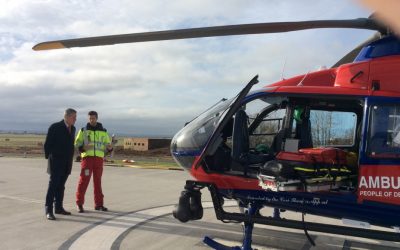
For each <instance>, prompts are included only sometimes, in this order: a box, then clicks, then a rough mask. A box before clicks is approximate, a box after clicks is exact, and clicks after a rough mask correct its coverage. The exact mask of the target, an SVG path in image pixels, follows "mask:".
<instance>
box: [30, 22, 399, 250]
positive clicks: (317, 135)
mask: <svg viewBox="0 0 400 250" xmlns="http://www.w3.org/2000/svg"><path fill="white" fill-rule="evenodd" d="M317 28H350V29H367V30H374V31H376V33H375V35H374V36H372V37H371V38H369V39H368V40H367V41H365V42H363V43H362V44H360V45H359V46H357V47H356V48H354V49H353V50H352V51H350V52H349V53H348V54H346V55H345V56H344V57H343V58H341V59H340V60H339V61H338V62H337V63H336V64H335V65H333V66H332V67H331V68H327V69H321V70H319V71H315V72H308V73H306V74H303V75H299V76H295V77H292V78H288V79H282V80H281V81H278V82H275V83H271V84H268V85H265V86H264V87H262V88H260V89H257V90H252V88H253V86H254V85H256V84H257V83H258V76H255V77H253V78H252V79H251V80H250V81H249V82H248V84H246V85H245V87H244V88H243V89H242V90H241V91H240V92H239V93H238V94H237V95H236V96H235V97H233V98H231V99H222V100H221V101H220V102H218V103H217V104H216V105H214V106H212V107H210V108H209V109H207V110H206V111H205V112H203V113H202V114H200V115H199V116H197V117H196V118H194V119H193V120H192V121H190V122H189V123H187V124H186V125H185V126H184V127H183V128H182V129H181V130H180V131H179V132H178V133H177V134H176V135H175V136H174V137H173V139H172V142H171V147H170V150H171V154H172V156H173V157H174V159H175V161H176V162H177V163H178V164H179V165H180V166H181V167H182V168H183V169H185V170H187V171H188V172H189V173H190V175H191V176H192V177H193V178H194V180H187V181H186V184H185V186H184V190H183V191H182V192H181V196H180V198H179V201H178V204H177V206H176V209H175V210H174V211H173V216H174V217H175V218H176V219H178V220H179V221H181V222H188V221H191V220H200V219H201V218H202V217H203V207H202V202H201V195H202V194H201V190H203V189H204V188H207V189H208V190H209V192H210V194H211V198H212V202H213V205H214V210H215V214H216V217H217V219H218V220H221V221H224V222H226V221H228V222H240V223H244V239H243V242H242V245H241V246H236V247H228V246H225V245H223V244H221V243H219V242H217V241H215V240H213V239H211V238H210V237H207V236H206V237H205V238H204V243H205V244H207V245H208V246H210V247H212V248H215V249H252V246H251V244H252V231H253V228H254V224H264V225H272V226H278V227H285V228H294V229H301V230H304V232H305V235H306V237H307V238H308V240H309V241H310V242H311V244H313V245H315V243H314V242H313V239H312V238H311V237H310V236H309V234H308V231H316V232H324V233H330V234H340V235H348V236H355V237H364V238H370V239H371V238H372V239H378V240H386V241H395V242H400V213H399V208H400V88H399V80H398V79H399V74H400V73H399V71H398V68H399V66H400V40H399V39H398V37H397V36H396V35H395V34H394V32H392V31H391V30H390V28H389V27H387V26H386V25H384V24H383V23H381V22H379V21H378V20H376V19H375V18H374V17H373V16H371V17H369V18H359V19H349V20H313V21H301V22H279V23H256V24H240V25H226V26H214V27H204V28H192V29H180V30H167V31H155V32H144V33H134V34H124V35H112V36H101V37H88V38H77V39H68V40H58V41H49V42H44V43H39V44H37V45H35V46H34V47H33V49H34V50H48V49H60V48H72V47H89V46H103V45H112V44H119V43H135V42H147V41H159V40H174V39H188V38H199V37H210V36H229V35H249V34H264V33H277V32H289V31H298V30H306V29H317ZM225 200H235V201H237V203H238V205H239V207H240V208H241V209H242V210H243V212H229V211H226V209H224V203H225ZM264 207H272V208H273V214H272V216H266V215H263V214H262V213H260V210H261V209H262V208H264ZM286 210H287V211H294V212H298V213H301V214H302V215H303V216H302V220H292V219H286V218H282V217H281V213H282V212H284V211H286ZM305 214H313V215H318V216H324V217H329V218H335V219H341V220H343V221H344V222H347V223H349V224H351V225H353V226H351V227H350V226H337V225H328V224H324V223H320V222H318V223H315V222H306V221H305V220H304V215H305ZM370 225H376V226H381V227H385V228H387V229H388V230H387V231H382V230H375V229H369V226H370Z"/></svg>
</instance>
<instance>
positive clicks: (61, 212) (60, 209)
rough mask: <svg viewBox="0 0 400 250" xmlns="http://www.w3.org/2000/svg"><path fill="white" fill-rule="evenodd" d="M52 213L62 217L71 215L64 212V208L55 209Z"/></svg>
mask: <svg viewBox="0 0 400 250" xmlns="http://www.w3.org/2000/svg"><path fill="white" fill-rule="evenodd" d="M54 213H55V214H62V215H71V212H68V211H66V210H65V209H64V208H58V209H55V211H54Z"/></svg>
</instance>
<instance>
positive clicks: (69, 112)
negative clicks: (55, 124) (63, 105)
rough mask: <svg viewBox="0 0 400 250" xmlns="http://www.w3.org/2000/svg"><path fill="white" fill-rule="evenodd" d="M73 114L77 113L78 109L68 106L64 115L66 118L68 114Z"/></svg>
mask: <svg viewBox="0 0 400 250" xmlns="http://www.w3.org/2000/svg"><path fill="white" fill-rule="evenodd" d="M73 114H76V110H75V109H72V108H67V109H66V110H65V111H64V117H65V118H66V117H67V116H71V115H73Z"/></svg>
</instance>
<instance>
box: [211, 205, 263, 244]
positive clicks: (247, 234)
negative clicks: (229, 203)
mask: <svg viewBox="0 0 400 250" xmlns="http://www.w3.org/2000/svg"><path fill="white" fill-rule="evenodd" d="M252 210H254V211H258V209H252V208H250V209H249V210H248V211H252ZM254 214H255V212H254ZM249 215H250V213H249ZM253 228H254V223H248V222H245V223H244V239H243V243H242V246H241V247H239V246H234V247H230V246H226V245H223V244H221V243H219V242H217V241H215V240H213V239H211V238H210V237H208V236H205V237H204V239H203V243H204V244H206V245H207V246H209V247H211V248H213V249H216V250H252V249H253V248H252V247H251V239H252V235H253Z"/></svg>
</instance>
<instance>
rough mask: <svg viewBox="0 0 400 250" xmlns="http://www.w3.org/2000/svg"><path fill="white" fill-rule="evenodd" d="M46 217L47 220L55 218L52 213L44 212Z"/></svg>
mask: <svg viewBox="0 0 400 250" xmlns="http://www.w3.org/2000/svg"><path fill="white" fill-rule="evenodd" d="M46 218H47V219H48V220H55V219H56V217H55V216H54V214H53V213H47V214H46Z"/></svg>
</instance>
